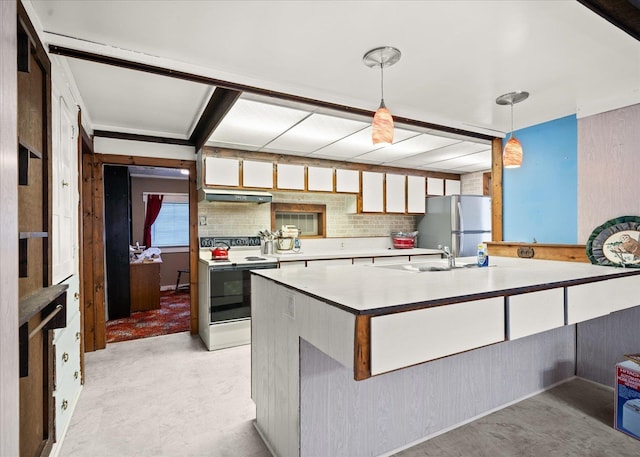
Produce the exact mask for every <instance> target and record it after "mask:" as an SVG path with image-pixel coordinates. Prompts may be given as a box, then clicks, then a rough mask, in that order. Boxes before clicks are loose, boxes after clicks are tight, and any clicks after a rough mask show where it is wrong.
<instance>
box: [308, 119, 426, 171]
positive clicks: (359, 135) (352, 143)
mask: <svg viewBox="0 0 640 457" xmlns="http://www.w3.org/2000/svg"><path fill="white" fill-rule="evenodd" d="M417 134H418V133H416V132H412V131H410V130H404V129H395V133H394V139H395V140H396V141H402V140H405V139H407V138H410V137H412V136H415V135H417ZM387 147H391V146H387ZM380 148H381V146H374V145H373V143H372V142H371V125H369V126H368V127H367V128H366V129H363V130H360V131H359V132H356V133H354V134H353V135H350V136H348V137H346V138H343V139H341V140H340V141H336V142H335V143H333V144H329V145H327V146H326V147H324V148H322V149H319V150H317V151H315V152H314V153H313V157H322V158H328V159H351V158H354V157H358V156H361V155H362V154H365V153H367V152H371V151H376V150H378V149H380ZM385 149H386V148H385ZM367 163H373V162H367Z"/></svg>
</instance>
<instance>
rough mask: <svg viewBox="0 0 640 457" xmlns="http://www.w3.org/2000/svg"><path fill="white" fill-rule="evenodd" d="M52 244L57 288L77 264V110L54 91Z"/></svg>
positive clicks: (52, 109) (53, 89)
mask: <svg viewBox="0 0 640 457" xmlns="http://www.w3.org/2000/svg"><path fill="white" fill-rule="evenodd" d="M51 104H52V106H51V113H52V129H51V136H52V138H51V141H52V145H53V147H52V157H53V160H52V162H51V163H52V182H51V191H52V207H51V236H52V237H51V244H52V272H53V275H52V280H53V283H54V284H57V283H59V282H60V281H62V280H63V279H65V278H67V277H69V276H71V275H72V274H73V273H74V272H75V271H76V269H77V264H78V238H77V235H78V231H77V226H78V218H77V214H78V201H79V193H78V144H77V133H78V109H77V107H76V105H71V106H69V105H68V104H67V103H66V102H65V99H64V97H62V96H61V95H60V92H59V91H58V88H57V85H55V86H54V87H53V88H52V97H51Z"/></svg>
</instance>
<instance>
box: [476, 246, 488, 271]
mask: <svg viewBox="0 0 640 457" xmlns="http://www.w3.org/2000/svg"><path fill="white" fill-rule="evenodd" d="M478 266H479V267H488V266H489V254H487V245H486V244H484V243H480V244H478Z"/></svg>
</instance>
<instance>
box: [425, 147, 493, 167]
mask: <svg viewBox="0 0 640 457" xmlns="http://www.w3.org/2000/svg"><path fill="white" fill-rule="evenodd" d="M423 166H424V167H427V168H429V169H438V170H459V169H463V168H476V169H480V170H486V169H489V168H491V150H488V151H482V152H478V153H475V154H467V155H464V156H460V157H454V158H451V159H447V160H441V161H438V162H431V163H425V164H423Z"/></svg>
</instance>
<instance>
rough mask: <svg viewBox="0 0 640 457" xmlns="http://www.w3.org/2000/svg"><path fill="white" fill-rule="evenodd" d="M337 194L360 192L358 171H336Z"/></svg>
mask: <svg viewBox="0 0 640 457" xmlns="http://www.w3.org/2000/svg"><path fill="white" fill-rule="evenodd" d="M336 192H349V193H356V194H357V193H358V192H360V172H359V171H358V170H342V169H340V168H337V169H336Z"/></svg>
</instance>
